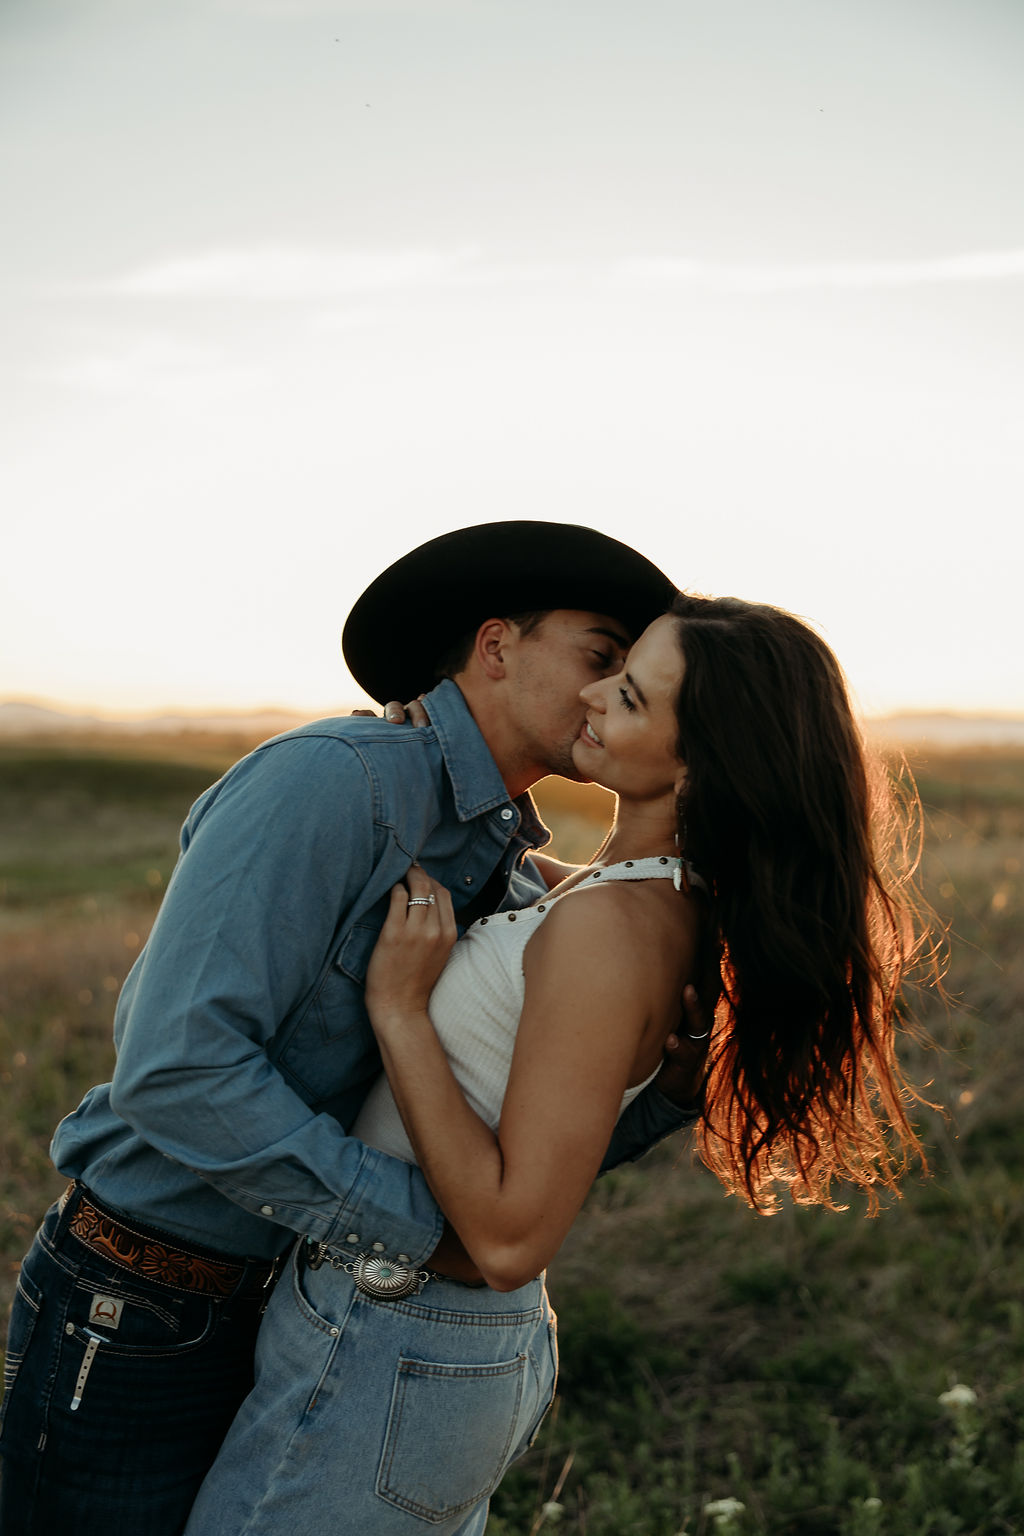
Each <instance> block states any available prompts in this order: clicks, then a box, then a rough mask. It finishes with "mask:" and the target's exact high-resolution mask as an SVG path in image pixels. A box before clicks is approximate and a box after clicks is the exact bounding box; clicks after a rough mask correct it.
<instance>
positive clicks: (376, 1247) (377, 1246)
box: [373, 1243, 384, 1253]
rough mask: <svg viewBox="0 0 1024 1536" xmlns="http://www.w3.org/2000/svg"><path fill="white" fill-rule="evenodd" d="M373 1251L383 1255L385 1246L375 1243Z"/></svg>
mask: <svg viewBox="0 0 1024 1536" xmlns="http://www.w3.org/2000/svg"><path fill="white" fill-rule="evenodd" d="M373 1251H374V1253H383V1252H384V1244H383V1243H374V1245H373Z"/></svg>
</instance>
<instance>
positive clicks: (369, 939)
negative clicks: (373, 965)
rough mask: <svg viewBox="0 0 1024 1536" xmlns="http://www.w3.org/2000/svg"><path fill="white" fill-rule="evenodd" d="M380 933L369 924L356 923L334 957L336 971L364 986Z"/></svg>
mask: <svg viewBox="0 0 1024 1536" xmlns="http://www.w3.org/2000/svg"><path fill="white" fill-rule="evenodd" d="M379 932H380V930H379V929H378V928H376V927H373V926H371V925H370V924H369V923H356V924H355V926H354V927H353V928H352V929H351V930H350V931H349V932H348V934H347V935H346V936H345V942H344V943H343V944H342V946H341V948H340V949H339V951H338V953H337V954H336V955H335V957H334V969H335V970H336V971H341V972H342V974H343V975H345V976H348V977H350V978H351V980H352V981H357V982H358V983H359V985H360V986H362V984H363V982H364V981H365V980H366V968H367V966H368V965H369V963H370V956H371V955H372V954H373V947H374V945H375V944H376V942H377V936H378V934H379Z"/></svg>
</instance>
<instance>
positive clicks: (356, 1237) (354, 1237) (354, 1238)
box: [345, 1232, 359, 1243]
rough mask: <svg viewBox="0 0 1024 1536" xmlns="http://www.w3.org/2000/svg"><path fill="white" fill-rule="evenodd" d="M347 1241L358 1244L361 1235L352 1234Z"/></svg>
mask: <svg viewBox="0 0 1024 1536" xmlns="http://www.w3.org/2000/svg"><path fill="white" fill-rule="evenodd" d="M345 1241H346V1243H358V1241H359V1233H358V1232H350V1233H349V1235H348V1237H346V1239H345Z"/></svg>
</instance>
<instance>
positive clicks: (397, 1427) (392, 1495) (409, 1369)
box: [376, 1354, 527, 1524]
mask: <svg viewBox="0 0 1024 1536" xmlns="http://www.w3.org/2000/svg"><path fill="white" fill-rule="evenodd" d="M526 1368H527V1357H526V1355H525V1354H519V1355H516V1357H515V1358H514V1359H513V1360H503V1361H498V1362H494V1363H487V1364H479V1365H467V1364H442V1363H435V1362H431V1361H425V1360H416V1359H412V1358H410V1357H408V1356H405V1355H400V1356H399V1359H398V1368H397V1370H396V1372H395V1383H394V1388H393V1391H392V1401H391V1411H390V1412H389V1414H388V1424H387V1431H386V1434H385V1441H384V1449H383V1451H382V1452H381V1458H380V1463H379V1465H378V1469H377V1481H376V1491H377V1495H378V1497H379V1498H381V1499H383V1500H384V1501H385V1502H386V1503H389V1504H393V1505H394V1506H395V1507H396V1508H398V1509H405V1510H408V1511H409V1512H410V1513H412V1514H414V1515H418V1516H419V1517H420V1518H421V1519H423V1520H426V1521H428V1522H430V1523H432V1524H437V1523H438V1522H439V1521H441V1520H445V1519H449V1518H450V1517H451V1516H452V1515H455V1514H458V1513H460V1512H461V1511H462V1510H465V1509H469V1508H471V1507H472V1506H473V1505H474V1504H479V1503H480V1501H481V1500H482V1499H485V1498H488V1497H489V1495H490V1494H491V1493H492V1492H493V1491H494V1489H495V1488H496V1487H497V1485H498V1483H499V1482H500V1480H501V1478H502V1475H503V1474H504V1471H505V1468H506V1467H507V1466H508V1462H509V1458H510V1456H511V1453H512V1450H513V1447H514V1439H515V1429H516V1424H517V1422H518V1419H519V1413H520V1409H521V1406H522V1400H523V1385H524V1377H525V1374H526ZM502 1376H514V1377H515V1385H516V1391H515V1401H514V1403H513V1405H512V1408H511V1410H510V1412H509V1414H508V1428H507V1431H506V1434H505V1440H504V1444H503V1445H502V1447H501V1450H500V1452H498V1454H497V1455H496V1456H494V1457H493V1458H492V1461H493V1466H492V1467H491V1468H490V1469H489V1472H488V1475H487V1477H486V1478H484V1479H483V1480H482V1485H481V1486H480V1487H479V1488H478V1489H475V1490H474V1491H473V1492H472V1493H471V1494H468V1495H466V1496H465V1497H462V1498H459V1499H457V1500H456V1501H455V1502H449V1503H447V1504H445V1505H444V1506H443V1507H442V1508H437V1507H436V1506H433V1505H427V1504H424V1503H423V1502H422V1501H421V1500H419V1499H416V1498H412V1497H410V1496H409V1494H407V1493H403V1492H402V1491H401V1489H400V1488H399V1487H398V1486H397V1483H396V1482H395V1481H394V1477H395V1470H396V1469H395V1463H396V1460H397V1458H398V1452H399V1437H400V1434H401V1429H402V1421H403V1417H404V1416H406V1399H407V1397H409V1395H410V1389H411V1386H412V1384H413V1382H415V1381H416V1380H418V1379H422V1378H424V1377H444V1378H446V1379H453V1378H454V1379H456V1380H470V1381H479V1380H486V1379H488V1378H498V1377H502Z"/></svg>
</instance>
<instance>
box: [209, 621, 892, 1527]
mask: <svg viewBox="0 0 1024 1536" xmlns="http://www.w3.org/2000/svg"><path fill="white" fill-rule="evenodd" d="M582 697H583V699H584V700H585V701H586V703H587V705H588V715H587V723H586V725H585V726H584V728H583V730H582V731H581V734H580V736H579V737H578V739H577V741H576V742H575V744H574V747H573V756H574V760H575V762H576V766H577V767H578V768H579V770H580V772H581V774H582V775H584V776H586V777H587V778H590V779H592V780H594V781H595V782H597V783H600V784H603V785H605V786H606V787H607V788H609V789H612V790H614V791H615V793H616V795H617V797H618V807H617V813H616V819H615V823H614V826H613V828H612V830H611V832H610V834H609V836H608V838H607V840H606V842H605V844H604V846H603V848H602V849H601V850H600V853H599V855H598V856H597V858H596V859H595V862H594V863H592V864H591V865H589V866H587V867H585V868H584V869H583V870H580V871H578V872H577V873H576V874H574V875H572V876H570V877H569V878H568V879H567V880H566V881H565V882H563V884H562V885H561V886H559V887H556V888H555V889H554V890H553V891H552V892H551V894H550V896H549V897H548V898H546V899H545V900H544V901H542V902H540V903H539V904H538V905H537V906H536V907H535V908H532V909H527V911H525V912H519V913H507V914H503V915H501V916H498V917H495V918H491V919H483V920H481V921H480V922H479V923H478V924H475V925H474V927H473V928H472V929H471V930H470V931H469V933H468V934H467V936H466V938H465V939H464V941H463V942H461V943H460V944H458V945H457V946H456V947H455V949H454V951H453V952H452V954H451V959H450V961H449V962H448V964H447V967H445V961H446V958H447V957H448V955H449V952H450V951H452V946H453V943H454V940H455V925H454V920H453V917H452V913H451V907H450V903H449V901H448V898H447V896H446V894H445V892H444V890H443V889H442V888H441V887H440V886H438V885H436V884H435V883H434V882H433V881H431V880H430V879H429V877H428V876H427V875H426V874H425V873H424V872H423V871H421V870H418V869H416V868H415V867H414V868H413V869H412V870H410V872H409V876H408V879H407V882H406V885H405V886H403V887H400V888H398V889H396V891H395V892H394V893H393V897H392V907H391V912H390V915H389V918H388V921H387V923H386V924H385V927H384V929H383V931H382V933H381V936H380V940H379V943H378V945H377V948H376V950H375V952H374V956H373V959H372V962H371V965H370V970H369V973H368V976H367V992H366V998H367V1007H368V1010H369V1013H370V1016H371V1019H372V1022H373V1026H374V1030H375V1032H376V1034H377V1037H378V1039H379V1042H380V1046H381V1053H382V1056H383V1059H384V1064H385V1068H386V1073H387V1081H386V1083H385V1082H384V1080H382V1081H381V1083H380V1084H379V1085H378V1087H377V1089H376V1090H375V1091H374V1093H373V1094H372V1095H371V1098H370V1100H369V1101H368V1102H367V1105H366V1107H365V1108H364V1111H363V1113H362V1115H361V1116H360V1119H359V1122H358V1124H357V1126H356V1131H357V1134H359V1135H360V1136H361V1137H362V1138H363V1139H364V1140H366V1141H368V1142H370V1143H372V1144H376V1145H379V1146H382V1147H384V1148H385V1149H386V1150H388V1151H390V1152H393V1153H396V1154H397V1155H404V1156H406V1157H407V1158H409V1159H410V1160H413V1159H414V1160H415V1161H417V1162H418V1163H419V1165H420V1167H421V1168H422V1169H423V1171H424V1173H425V1175H426V1178H427V1180H428V1182H429V1184H430V1186H431V1188H432V1190H433V1192H434V1194H435V1196H436V1198H437V1200H438V1203H439V1204H440V1206H441V1208H442V1209H443V1210H444V1212H445V1214H446V1215H447V1217H448V1219H449V1222H450V1223H451V1225H452V1226H453V1227H454V1228H455V1230H456V1231H457V1232H458V1234H459V1237H460V1238H461V1241H462V1243H463V1245H464V1248H465V1250H466V1253H467V1254H468V1257H469V1260H470V1261H471V1262H472V1265H474V1266H475V1271H476V1272H478V1274H479V1276H480V1278H481V1279H482V1281H483V1282H484V1283H483V1284H482V1285H477V1286H474V1285H472V1284H469V1285H467V1284H460V1283H459V1282H458V1281H456V1280H454V1279H452V1278H448V1277H444V1276H439V1275H433V1274H432V1275H427V1274H426V1273H423V1272H421V1273H420V1274H416V1273H414V1272H411V1271H409V1270H408V1269H407V1267H405V1266H403V1265H402V1264H401V1263H397V1264H396V1263H394V1262H392V1261H391V1260H390V1259H385V1260H381V1259H379V1258H377V1257H375V1256H374V1255H373V1254H372V1253H371V1254H368V1255H361V1256H357V1255H356V1254H355V1253H349V1254H346V1253H343V1252H334V1253H327V1254H324V1253H323V1252H321V1251H315V1252H312V1251H310V1252H306V1253H305V1254H303V1253H301V1252H300V1253H299V1254H298V1255H297V1257H296V1261H295V1264H294V1267H293V1273H292V1278H291V1281H290V1282H289V1281H288V1280H287V1279H286V1280H285V1281H284V1283H282V1284H281V1285H280V1286H279V1287H278V1290H277V1292H276V1293H275V1296H274V1298H273V1300H272V1302H271V1305H270V1308H269V1310H268V1313H267V1317H266V1320H265V1324H264V1328H263V1332H262V1335H261V1344H260V1350H259V1353H258V1358H257V1383H256V1387H255V1390H254V1392H253V1393H252V1395H251V1397H250V1398H249V1399H248V1400H247V1402H246V1404H245V1405H244V1407H243V1409H242V1411H241V1413H240V1414H239V1417H238V1419H237V1420H236V1423H235V1426H234V1427H233V1429H232V1431H231V1432H230V1433H229V1435H228V1439H227V1441H226V1442H225V1445H224V1448H223V1450H222V1452H221V1454H220V1457H219V1459H218V1461H217V1463H216V1465H215V1467H214V1469H213V1471H212V1473H211V1474H210V1477H209V1478H208V1479H207V1482H206V1483H205V1484H204V1487H203V1490H202V1492H201V1494H200V1497H199V1500H198V1502H197V1504H196V1507H195V1510H194V1512H193V1516H192V1520H191V1521H190V1523H189V1526H188V1536H206V1533H210V1536H212V1533H214V1532H217V1533H219V1536H227V1533H233V1532H239V1533H240V1532H246V1533H249V1536H255V1533H257V1532H264V1533H267V1536H269V1533H272V1532H281V1531H284V1530H285V1529H287V1528H288V1527H289V1526H290V1525H295V1526H296V1527H297V1526H298V1523H299V1522H300V1521H302V1522H304V1523H309V1522H323V1523H324V1524H325V1525H326V1526H327V1528H329V1529H332V1530H335V1531H342V1532H349V1531H351V1532H353V1533H355V1532H359V1533H360V1536H390V1533H392V1532H394V1533H396V1536H398V1533H402V1532H412V1531H422V1530H423V1529H424V1525H425V1524H426V1525H428V1526H429V1527H430V1528H432V1529H433V1530H435V1531H438V1532H444V1533H451V1536H454V1533H460V1536H469V1533H479V1532H480V1531H482V1530H483V1528H484V1524H485V1521H486V1514H487V1501H488V1498H489V1495H490V1493H491V1492H492V1491H493V1488H494V1486H495V1485H496V1484H497V1482H498V1480H499V1479H500V1476H501V1474H502V1472H503V1471H504V1469H505V1467H506V1466H507V1465H508V1464H509V1462H510V1461H511V1460H512V1459H513V1458H514V1457H515V1456H516V1455H517V1454H519V1453H520V1452H521V1451H522V1450H523V1449H524V1448H525V1446H526V1445H527V1444H528V1443H529V1442H530V1440H531V1438H532V1436H533V1434H534V1433H535V1432H536V1428H537V1426H538V1424H539V1421H540V1419H541V1417H542V1416H543V1413H544V1411H545V1409H546V1407H547V1404H548V1402H549V1400H550V1397H551V1395H552V1392H553V1387H554V1370H555V1365H554V1341H553V1318H552V1317H551V1314H550V1311H549V1309H548V1307H547V1302H546V1298H545V1296H544V1290H543V1283H542V1280H540V1279H537V1278H536V1277H537V1276H539V1275H541V1274H542V1271H543V1269H544V1266H545V1265H546V1264H547V1263H548V1262H549V1260H550V1259H551V1258H552V1257H553V1256H554V1254H555V1253H556V1252H557V1250H558V1247H559V1245H560V1243H561V1242H562V1240H563V1238H564V1237H565V1234H566V1232H567V1231H568V1229H569V1226H570V1225H571V1223H572V1221H573V1219H574V1217H575V1215H576V1213H577V1211H578V1210H579V1208H580V1206H581V1204H582V1202H583V1199H584V1196H585V1194H586V1192H587V1189H588V1188H589V1186H590V1184H591V1182H592V1180H593V1178H594V1177H595V1175H596V1172H597V1169H598V1167H599V1164H600V1161H601V1157H602V1153H603V1151H604V1148H605V1146H606V1145H607V1141H608V1138H609V1134H610V1131H611V1128H612V1125H613V1123H614V1121H615V1118H616V1116H617V1114H618V1113H620V1112H621V1108H622V1107H623V1104H624V1102H625V1101H626V1099H628V1096H629V1095H630V1093H632V1092H634V1091H638V1090H639V1088H640V1087H641V1086H642V1085H643V1083H644V1082H645V1081H646V1080H647V1079H648V1078H649V1077H650V1076H651V1075H652V1073H653V1072H654V1071H655V1070H656V1068H657V1065H658V1063H659V1061H660V1059H661V1054H662V1050H663V1047H664V1044H665V1040H666V1037H667V1036H668V1035H669V1034H670V1033H671V1032H672V1031H674V1030H675V1029H676V1028H677V1026H678V1021H679V998H680V995H681V992H682V989H683V987H684V985H685V984H686V983H687V981H688V980H690V979H691V978H692V977H693V976H694V974H696V973H697V971H698V970H699V968H700V964H701V950H702V948H706V947H707V946H709V945H710V946H711V947H712V948H713V950H714V951H715V953H716V954H717V956H718V962H719V967H720V975H721V985H722V999H721V1002H720V1006H719V1008H718V1011H717V1017H716V1024H715V1029H714V1038H713V1041H712V1045H711V1051H710V1059H709V1064H708V1075H707V1084H706V1089H707V1101H706V1109H705V1115H704V1121H703V1125H702V1127H701V1131H700V1145H701V1151H702V1155H703V1157H704V1159H705V1161H706V1162H707V1163H708V1164H709V1165H710V1166H711V1167H712V1168H713V1169H714V1171H715V1172H716V1174H717V1175H718V1176H719V1178H720V1179H721V1180H722V1182H723V1183H724V1184H725V1185H726V1187H727V1188H728V1189H730V1190H735V1191H739V1192H741V1193H743V1194H744V1195H745V1196H746V1198H747V1199H748V1200H749V1201H750V1203H751V1204H753V1205H755V1206H757V1207H759V1208H761V1209H771V1208H772V1206H773V1204H774V1203H775V1201H776V1198H777V1195H776V1190H777V1188H778V1187H779V1186H784V1187H788V1188H789V1189H790V1191H791V1193H792V1195H793V1197H794V1198H795V1199H797V1200H800V1201H806V1202H813V1203H820V1204H825V1205H831V1204H832V1203H833V1197H832V1182H833V1180H834V1179H835V1178H837V1177H838V1178H840V1179H842V1180H844V1181H848V1182H850V1183H852V1184H854V1185H858V1186H861V1187H863V1188H866V1189H867V1190H868V1192H869V1195H870V1196H871V1197H873V1196H874V1192H875V1190H876V1189H877V1186H878V1185H879V1184H882V1185H883V1186H886V1187H888V1188H890V1189H892V1188H895V1186H896V1182H897V1179H898V1176H899V1174H900V1172H901V1171H902V1170H903V1168H904V1167H905V1166H906V1163H907V1161H908V1159H909V1158H910V1156H911V1155H913V1154H917V1153H919V1151H920V1149H919V1146H918V1143H917V1140H916V1138H915V1136H914V1133H913V1130H912V1129H911V1127H910V1125H909V1123H908V1121H907V1118H906V1114H905V1110H904V1108H903V1100H904V1096H905V1088H904V1084H903V1080H902V1078H901V1076H900V1073H899V1070H898V1068H897V1066H896V1063H895V1057H894V1051H893V1043H894V1034H895V999H896V994H897V988H898V985H899V981H900V977H901V975H902V973H903V970H904V967H905V965H906V963H907V961H908V959H909V958H910V956H911V954H912V951H913V948H914V939H913V925H912V922H911V920H910V916H909V915H908V913H909V910H910V909H909V907H908V904H907V901H906V899H905V892H904V891H903V890H901V882H902V883H903V884H905V882H906V880H907V878H908V872H907V871H906V870H905V869H904V871H903V872H902V874H899V875H893V874H891V873H887V872H885V871H884V870H883V868H882V863H883V859H882V854H881V852H880V851H879V848H878V846H876V843H875V841H873V838H875V837H877V835H878V831H879V824H878V823H877V821H876V823H875V824H874V825H873V822H872V808H873V797H872V793H871V791H870V788H869V782H868V773H867V768H866V764H865V760H864V754H863V751H862V747H861V743H860V739H859V736H858V732H857V729H856V726H855V723H854V721H853V718H852V715H851V712H850V708H849V703H848V700H847V697H846V691H845V687H844V684H843V680H842V675H841V673H840V671H839V668H838V665H837V664H836V662H835V660H834V658H833V657H832V655H831V653H830V652H829V650H828V649H827V647H826V646H825V645H824V644H823V643H822V642H821V640H820V639H818V637H817V636H816V635H814V633H813V632H812V631H811V630H810V629H808V628H807V626H805V625H804V624H802V623H801V622H800V621H798V620H797V619H795V618H793V617H792V616H791V615H789V614H785V613H782V612H781V611H779V610H776V609H771V608H765V607H761V606H756V605H752V604H748V603H741V602H738V601H736V600H733V599H720V600H710V599H704V598H694V597H687V596H682V597H680V598H678V599H677V600H676V602H675V603H674V605H673V608H672V610H671V611H670V613H669V614H668V615H666V616H665V617H663V618H661V619H659V620H657V621H656V622H655V623H654V624H652V625H651V626H650V628H649V629H648V630H647V631H646V632H645V633H644V635H643V636H642V637H641V638H640V640H639V641H638V642H637V644H636V645H635V646H634V647H633V649H632V650H631V651H630V654H629V657H628V658H627V662H626V667H625V670H624V671H623V672H622V673H620V674H619V675H618V676H616V677H613V678H609V679H606V680H604V681H601V682H598V683H595V684H593V685H591V686H589V687H587V688H586V689H584V690H583V694H582ZM874 803H875V806H876V807H878V805H879V802H878V799H877V797H874ZM679 850H681V853H682V857H681V856H680V852H679ZM695 870H699V871H700V876H699V877H698V876H697V875H696V874H692V875H690V874H689V872H690V871H695ZM670 877H674V878H670ZM705 892H706V893H707V894H706V895H705ZM442 969H443V975H442ZM435 983H436V986H435ZM428 999H429V1000H430V1011H429V1013H428ZM694 1049H695V1050H699V1049H703V1046H702V1045H701V1043H700V1042H697V1043H696V1044H695V1047H694ZM325 1258H326V1259H327V1260H328V1261H329V1262H327V1263H324V1262H323V1261H324V1259H325ZM471 1273H472V1272H471Z"/></svg>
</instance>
